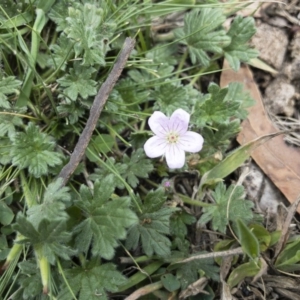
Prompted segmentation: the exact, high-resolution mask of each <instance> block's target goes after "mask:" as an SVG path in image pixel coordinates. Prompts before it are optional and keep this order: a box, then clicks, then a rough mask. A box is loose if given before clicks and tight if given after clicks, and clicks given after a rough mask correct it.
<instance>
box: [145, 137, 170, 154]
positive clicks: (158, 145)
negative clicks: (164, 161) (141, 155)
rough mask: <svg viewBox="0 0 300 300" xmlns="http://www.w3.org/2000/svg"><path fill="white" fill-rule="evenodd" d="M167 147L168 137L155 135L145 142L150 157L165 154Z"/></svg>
mask: <svg viewBox="0 0 300 300" xmlns="http://www.w3.org/2000/svg"><path fill="white" fill-rule="evenodd" d="M166 147H167V141H166V139H163V138H161V137H158V136H153V137H151V138H150V139H149V140H148V141H147V142H146V143H145V145H144V150H145V153H146V155H147V156H148V157H150V158H155V157H159V156H162V155H164V154H165V152H166Z"/></svg>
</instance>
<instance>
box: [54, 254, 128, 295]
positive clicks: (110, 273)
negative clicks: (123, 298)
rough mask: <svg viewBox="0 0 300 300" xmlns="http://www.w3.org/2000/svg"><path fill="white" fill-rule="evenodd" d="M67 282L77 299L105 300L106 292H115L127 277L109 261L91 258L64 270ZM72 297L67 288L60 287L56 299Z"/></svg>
mask: <svg viewBox="0 0 300 300" xmlns="http://www.w3.org/2000/svg"><path fill="white" fill-rule="evenodd" d="M64 272H65V276H66V279H67V281H68V284H69V286H70V288H71V290H72V291H73V293H74V294H75V295H77V297H78V298H77V299H78V300H87V299H89V300H107V299H109V297H108V295H107V292H117V291H118V287H119V286H121V285H124V284H125V282H126V281H127V279H126V278H125V277H124V276H123V275H122V274H121V273H120V272H119V271H117V270H116V266H115V265H113V264H111V263H106V264H100V263H99V261H97V260H96V259H92V260H91V261H90V262H88V263H87V264H86V266H84V267H75V268H73V269H68V270H65V271H64ZM71 298H72V299H73V297H72V295H71V293H70V291H69V289H68V288H67V287H65V286H63V287H62V289H61V291H60V292H59V294H58V299H60V300H69V299H71Z"/></svg>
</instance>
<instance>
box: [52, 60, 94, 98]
mask: <svg viewBox="0 0 300 300" xmlns="http://www.w3.org/2000/svg"><path fill="white" fill-rule="evenodd" d="M95 71H96V69H94V68H92V67H90V68H87V67H84V66H82V65H80V63H79V62H75V63H74V68H73V69H70V71H69V73H70V74H67V75H64V76H63V77H61V78H60V79H58V80H57V82H58V83H59V84H60V85H61V86H63V87H65V89H63V93H64V94H65V95H66V96H67V97H68V98H69V99H70V100H72V101H75V100H76V99H77V98H78V96H81V97H82V98H83V99H86V98H87V97H89V96H94V95H96V94H97V89H96V81H94V80H92V79H90V78H91V77H92V74H93V73H94V72H95Z"/></svg>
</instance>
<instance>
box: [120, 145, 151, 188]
mask: <svg viewBox="0 0 300 300" xmlns="http://www.w3.org/2000/svg"><path fill="white" fill-rule="evenodd" d="M119 170H122V173H120V175H121V176H122V177H123V178H124V179H125V180H126V181H127V182H128V183H129V184H130V185H131V186H132V187H133V188H135V187H137V185H138V183H139V179H138V178H148V174H149V173H150V172H152V170H153V164H152V162H151V160H150V159H148V158H146V156H145V152H144V150H143V149H141V148H140V149H137V150H136V151H134V152H132V153H131V157H128V156H127V155H126V154H125V155H124V156H123V164H122V168H119Z"/></svg>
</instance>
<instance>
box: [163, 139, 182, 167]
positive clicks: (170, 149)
mask: <svg viewBox="0 0 300 300" xmlns="http://www.w3.org/2000/svg"><path fill="white" fill-rule="evenodd" d="M166 161H167V165H168V167H169V168H170V169H179V168H182V167H183V166H184V162H185V153H184V150H183V149H181V148H180V147H178V145H176V144H175V143H174V144H169V145H167V147H166Z"/></svg>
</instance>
